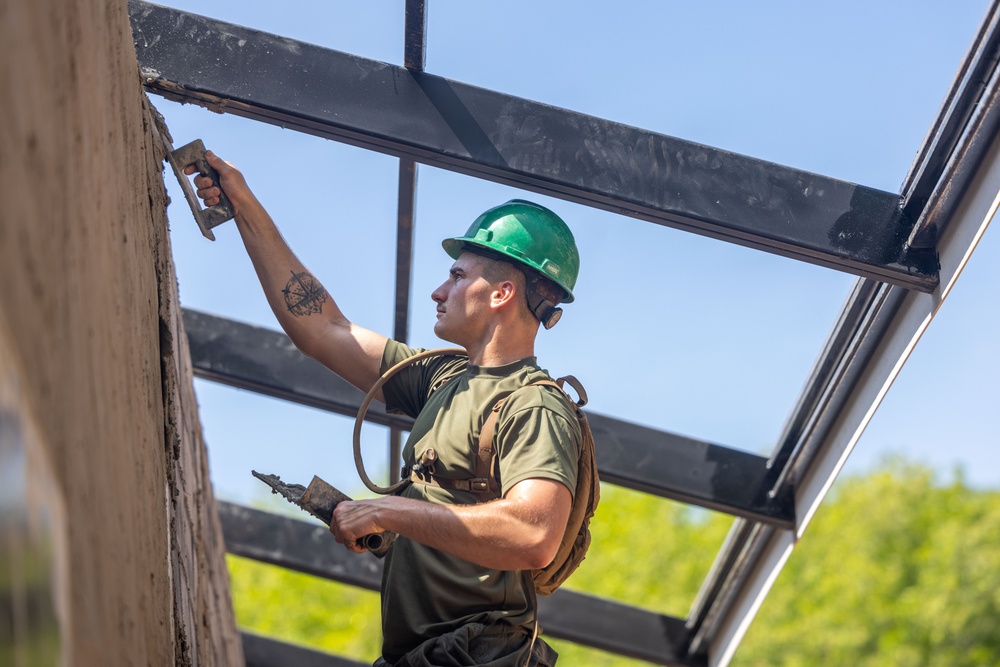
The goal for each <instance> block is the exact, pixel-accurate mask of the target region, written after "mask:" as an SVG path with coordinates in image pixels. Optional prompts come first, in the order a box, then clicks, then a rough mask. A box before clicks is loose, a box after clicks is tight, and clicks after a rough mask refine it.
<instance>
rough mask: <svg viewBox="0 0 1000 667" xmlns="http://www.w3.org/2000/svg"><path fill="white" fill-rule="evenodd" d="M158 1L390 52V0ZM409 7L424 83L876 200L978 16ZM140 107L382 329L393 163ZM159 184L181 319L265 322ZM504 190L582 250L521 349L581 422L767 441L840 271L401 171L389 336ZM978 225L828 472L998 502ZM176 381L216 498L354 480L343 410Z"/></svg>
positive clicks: (998, 357)
mask: <svg viewBox="0 0 1000 667" xmlns="http://www.w3.org/2000/svg"><path fill="white" fill-rule="evenodd" d="M167 4H171V5H173V6H177V7H180V8H183V9H186V10H188V11H193V12H199V13H206V14H210V15H212V16H214V17H216V18H221V19H224V20H228V21H232V22H234V23H239V24H242V25H247V26H251V27H255V28H258V29H262V30H266V31H268V32H274V33H278V34H282V35H285V36H288V37H292V38H295V39H300V40H304V41H309V42H313V43H317V44H321V45H324V46H327V47H330V48H334V49H338V50H341V51H347V52H351V53H356V54H359V55H362V56H365V57H369V58H375V59H379V60H385V61H388V62H392V63H397V64H398V63H400V62H401V61H402V44H403V36H402V35H403V24H402V21H403V2H402V1H401V0H396V1H394V2H385V1H381V0H379V1H376V2H368V3H346V2H332V3H331V2H300V3H295V4H293V5H288V4H285V5H278V4H275V3H266V4H265V3H245V2H232V1H225V2H223V1H217V2H213V3H210V4H205V3H194V2H186V1H185V2H181V1H180V0H173V1H172V2H168V3H167ZM428 6H429V10H428V11H429V21H428V53H427V70H428V71H429V72H432V73H434V74H438V75H442V76H446V77H449V78H453V79H456V80H459V81H463V82H466V83H472V84H475V85H479V86H483V87H487V88H492V89H495V90H500V91H503V92H506V93H510V94H514V95H518V96H522V97H527V98H530V99H533V100H537V101H540V102H545V103H547V104H552V105H554V106H559V107H564V108H568V109H572V110H574V111H580V112H584V113H589V114H594V115H597V116H601V117H605V118H609V119H612V120H616V121H620V122H624V123H628V124H630V125H635V126H638V127H642V128H646V129H650V130H653V131H656V132H660V133H663V134H668V135H672V136H677V137H680V138H683V139H687V140H691V141H697V142H700V143H704V144H708V145H711V146H716V147H719V148H723V149H726V150H731V151H736V152H740V153H745V154H748V155H752V156H754V157H757V158H761V159H765V160H770V161H773V162H777V163H781V164H786V165H789V166H793V167H797V168H800V169H806V170H809V171H814V172H818V173H821V174H825V175H828V176H833V177H836V178H841V179H844V180H848V181H852V182H857V183H862V184H864V185H868V186H872V187H877V188H881V189H883V190H888V191H893V192H897V191H898V190H899V187H900V184H901V183H902V181H903V178H904V177H905V175H906V172H907V169H908V168H909V166H910V163H911V162H912V160H913V159H914V157H915V155H916V153H917V150H918V149H919V147H920V145H921V142H922V140H923V138H924V135H925V134H926V132H927V130H928V128H929V127H930V124H931V122H932V120H933V119H934V117H935V115H936V114H937V112H938V108H939V106H940V104H941V102H942V100H943V97H944V94H945V92H946V90H947V88H948V86H949V85H950V83H951V81H952V78H953V77H954V74H955V72H956V70H957V67H958V65H959V63H960V61H961V59H962V56H963V55H964V53H965V51H966V50H967V48H968V46H969V43H970V42H971V39H972V37H973V34H974V32H975V29H976V27H977V26H978V24H979V22H980V20H981V18H982V16H983V14H984V12H985V10H986V6H987V3H986V2H985V0H976V1H962V2H954V3H943V2H937V3H932V2H914V1H909V2H902V1H893V2H863V1H857V2H854V1H852V2H839V3H836V5H835V6H833V5H832V3H826V4H825V5H824V6H820V4H819V3H802V2H791V1H787V2H760V3H737V2H700V3H686V2H685V3H681V2H659V3H639V2H617V3H614V10H613V11H611V10H610V9H609V7H610V6H611V5H610V3H596V2H573V3H571V2H564V1H559V2H555V1H553V2H548V3H538V2H531V3H529V2H523V1H520V0H511V1H508V2H504V3H470V2H462V1H459V0H430V1H429V2H428ZM330 94H331V95H336V94H337V92H336V91H330ZM152 100H153V103H154V104H155V105H156V106H157V108H158V109H159V110H160V111H161V112H162V113H163V114H164V115H165V117H166V118H167V122H168V125H169V127H170V129H171V132H172V134H173V136H174V141H175V144H176V145H181V144H183V143H186V142H187V141H189V140H191V139H194V138H196V137H201V138H202V139H204V141H205V143H206V145H207V146H209V147H210V148H212V149H213V150H215V151H216V152H217V153H218V154H219V155H221V156H223V157H224V158H226V159H228V160H230V161H231V162H233V163H235V164H236V165H237V166H239V167H240V168H241V169H242V170H243V171H244V173H245V174H246V176H247V179H248V180H249V182H250V184H251V186H252V187H253V188H254V190H255V191H256V193H257V195H258V197H259V198H260V199H261V201H263V202H264V204H265V206H267V207H268V209H269V210H270V212H271V214H272V215H273V217H274V218H275V219H276V220H277V221H278V224H279V226H280V228H281V230H282V232H283V234H284V235H285V237H286V239H287V240H288V241H289V243H290V245H291V246H292V247H293V249H295V250H296V252H297V253H298V254H299V256H300V258H301V259H302V260H303V261H304V262H305V263H306V265H307V266H309V267H310V269H311V270H312V272H313V273H314V274H316V275H317V276H318V277H319V278H320V279H321V280H322V281H323V282H324V284H325V285H326V287H327V288H328V289H329V291H330V292H331V294H332V295H333V296H334V298H336V299H337V301H338V303H339V304H340V305H341V307H342V308H343V310H344V311H345V313H347V315H348V316H349V317H350V318H351V319H353V320H354V321H356V322H358V323H360V324H362V325H364V326H367V327H369V328H373V329H376V330H379V331H382V332H384V333H386V334H389V333H391V327H392V312H393V284H394V252H395V211H396V169H397V160H396V159H395V158H391V157H388V156H384V155H379V154H375V153H371V152H367V151H363V150H360V149H357V148H353V147H349V146H344V145H341V144H337V143H334V142H330V141H326V140H322V139H317V138H315V137H310V136H305V135H301V134H298V133H295V132H291V131H287V130H282V129H280V128H276V127H271V126H266V125H263V124H261V123H255V122H252V121H248V120H243V119H240V118H236V117H233V116H220V115H217V114H213V113H211V112H208V111H206V110H204V109H200V108H198V107H194V106H181V105H178V104H175V103H172V102H168V101H166V100H163V99H162V98H158V97H155V96H153V97H152ZM288 165H294V168H292V169H289V168H287V166H288ZM168 186H169V187H170V188H171V195H172V198H173V200H174V202H175V203H174V204H172V205H171V207H170V209H169V216H170V220H171V228H172V233H171V239H172V243H173V245H174V254H175V260H176V264H177V271H178V276H179V283H180V293H181V300H182V303H183V304H184V305H185V306H189V307H193V308H198V309H201V310H205V311H209V312H212V313H216V314H219V315H222V316H226V317H230V318H234V319H237V320H241V321H245V322H251V323H254V324H259V325H262V326H267V327H271V328H277V324H276V322H275V320H274V318H273V315H272V314H271V313H270V311H269V309H268V307H267V304H266V303H265V301H264V298H263V296H262V295H261V293H260V290H259V285H258V283H257V281H256V277H255V275H254V273H253V270H252V268H251V266H250V263H249V260H248V259H247V258H246V255H245V253H244V251H243V249H242V244H241V242H240V240H239V237H238V234H237V232H236V229H235V227H234V226H233V225H232V223H227V225H226V226H223V227H220V228H218V229H217V230H216V236H217V238H218V240H217V241H216V242H215V243H211V242H208V241H206V240H205V239H203V238H202V236H201V235H200V233H199V232H198V230H197V227H196V226H195V224H194V221H193V219H192V217H191V214H190V211H189V210H188V209H187V208H186V205H185V203H184V201H183V197H182V196H181V195H180V193H179V189H178V188H177V187H176V183H174V182H173V179H172V177H170V176H168ZM512 197H526V198H529V199H534V200H536V201H539V202H540V203H543V204H545V205H547V206H550V207H551V208H553V209H554V210H556V211H557V212H558V213H560V214H561V215H562V216H563V217H564V219H566V220H567V222H568V223H569V224H570V226H571V227H572V229H573V231H574V233H575V234H576V237H577V241H578V244H579V246H580V250H581V255H582V268H581V277H580V280H579V283H578V284H577V288H576V290H575V292H576V295H577V300H576V302H574V303H573V304H571V305H570V306H568V307H567V308H566V313H565V315H564V317H563V320H562V322H561V323H560V324H559V326H557V327H556V328H555V329H553V330H552V331H549V332H543V333H542V334H541V335H540V339H539V344H538V348H537V351H538V356H539V359H540V362H541V364H542V365H543V366H544V367H546V368H548V369H549V370H550V371H552V372H553V373H554V374H560V375H562V374H567V373H572V374H575V375H577V376H578V377H580V378H581V379H582V380H583V381H584V383H585V384H586V385H587V388H588V390H589V393H590V396H591V407H592V409H593V410H594V411H596V412H602V413H605V414H610V415H614V416H617V417H619V418H622V419H626V420H629V421H633V422H638V423H643V424H647V425H650V426H654V427H657V428H661V429H664V430H669V431H673V432H677V433H681V434H684V435H689V436H692V437H696V438H701V439H705V440H710V441H713V442H716V443H718V444H722V445H727V446H731V447H736V448H740V449H745V450H748V451H753V452H756V453H761V454H766V453H768V452H770V451H771V449H772V447H773V446H774V443H775V440H776V439H777V437H778V436H779V434H780V431H781V429H782V426H783V425H784V420H785V419H786V418H787V417H788V415H789V412H790V411H791V409H792V407H793V405H794V402H795V399H796V398H797V396H798V393H799V391H800V390H801V388H802V386H803V384H804V382H805V381H806V378H807V376H808V373H809V371H810V369H811V367H812V364H813V363H814V361H815V360H816V357H817V356H818V354H819V352H820V350H821V348H822V344H823V342H824V341H825V339H826V336H827V334H828V333H829V331H830V329H831V328H832V326H833V324H834V321H835V319H836V316H837V314H838V312H839V311H840V308H841V306H842V304H843V302H844V299H845V298H846V297H847V294H848V292H849V291H850V288H851V286H852V285H853V284H854V282H855V280H856V279H855V278H854V277H853V276H850V275H847V274H841V273H838V272H835V271H831V270H828V269H822V268H818V267H814V266H809V265H806V264H802V263H800V262H796V261H794V260H790V259H785V258H781V257H775V256H772V255H768V254H765V253H761V252H759V251H754V250H748V249H745V248H740V247H736V246H733V245H728V244H724V243H720V242H718V241H712V240H709V239H705V238H701V237H698V236H694V235H691V234H688V233H683V232H678V231H675V230H672V229H668V228H665V227H661V226H657V225H653V224H650V223H645V222H640V221H637V220H632V219H629V218H624V217H621V216H615V215H613V214H610V213H606V212H603V211H596V210H591V209H588V208H586V207H582V206H578V205H575V204H570V203H567V202H563V201H559V200H555V199H550V198H546V197H540V196H537V195H533V194H531V193H524V192H521V191H518V190H516V189H513V188H509V187H505V186H501V185H497V184H494V183H488V182H485V181H479V180H476V179H472V178H469V177H465V176H460V175H457V174H453V173H449V172H445V171H442V170H438V169H434V168H430V167H425V166H421V167H420V172H419V190H418V195H417V220H416V232H415V234H416V236H415V260H414V281H413V292H412V302H411V303H412V306H411V315H410V317H411V325H410V340H411V342H412V343H415V344H417V345H420V346H425V347H432V346H436V345H438V344H439V341H437V340H436V339H434V337H433V334H432V333H431V327H432V323H433V316H434V309H433V304H432V302H431V300H430V297H429V295H430V292H431V290H432V289H433V288H434V287H435V286H436V285H437V284H439V283H440V281H441V280H443V278H444V277H445V275H446V272H447V268H448V266H449V264H450V259H449V258H448V257H447V256H446V255H445V253H444V252H443V251H442V250H441V247H440V240H441V239H442V238H444V237H445V236H450V235H454V234H456V233H459V232H462V231H464V230H465V228H466V227H467V226H468V224H469V223H470V222H471V220H473V219H474V218H475V217H476V215H478V214H479V213H480V212H481V211H482V210H484V209H485V208H488V207H490V206H493V205H495V204H497V203H500V202H503V201H506V200H507V199H510V198H512ZM998 234H1000V232H997V231H995V230H989V231H987V234H986V235H985V237H984V239H983V241H982V243H981V244H980V247H979V248H978V250H977V251H976V253H975V255H974V256H973V258H972V260H971V261H970V263H969V265H968V267H967V268H966V270H965V273H964V274H963V276H962V278H961V279H960V280H959V282H958V285H957V287H956V288H955V290H954V291H953V292H952V294H951V296H950V297H949V299H948V301H947V302H946V303H945V305H944V307H943V308H942V309H941V311H940V313H939V314H938V316H937V318H936V319H935V321H934V322H933V323H932V324H931V326H930V328H929V330H928V332H927V333H926V334H925V336H924V338H923V339H922V340H921V342H920V344H919V345H918V346H917V348H916V351H915V352H914V354H913V355H912V356H911V358H910V360H909V362H908V363H907V365H906V366H905V367H904V369H903V371H902V373H901V375H900V377H899V379H898V380H897V382H896V384H895V385H894V386H893V388H892V390H891V391H890V392H889V395H888V397H887V399H886V400H885V402H884V403H883V405H882V408H881V409H880V410H879V412H878V413H877V415H876V417H875V419H874V420H873V422H872V423H871V425H870V426H869V428H868V430H867V431H866V433H865V435H864V436H863V438H862V440H861V442H860V443H859V444H858V446H857V448H856V449H855V451H854V453H853V454H852V457H851V460H850V461H849V463H848V466H847V468H846V471H847V472H852V471H855V472H856V471H862V470H865V469H867V468H868V467H870V466H871V465H873V464H875V463H877V462H878V461H879V460H880V459H881V458H882V457H884V456H886V455H890V454H893V453H901V454H905V455H906V456H908V457H910V458H912V459H914V460H917V461H921V462H924V463H926V464H928V465H930V466H932V467H934V468H936V469H939V470H941V471H942V475H944V476H946V477H947V476H948V475H950V474H951V473H952V472H953V471H954V470H955V469H956V468H958V467H961V468H963V469H964V473H965V476H966V478H967V480H968V481H970V482H971V483H973V484H976V485H979V486H989V487H998V486H1000V465H998V459H1000V456H998V453H997V451H998V446H1000V425H998V420H997V419H995V416H994V414H993V413H994V410H995V406H996V405H997V395H998V388H997V380H996V379H995V378H997V377H1000V345H998V344H997V334H998V332H1000V315H998V313H997V309H996V308H995V307H994V306H993V305H992V304H993V303H995V301H996V298H997V295H998V294H1000V268H998V265H1000V262H998V260H1000V246H998V244H1000V239H998V238H997V236H998ZM197 391H198V395H199V402H200V405H201V416H202V420H203V423H204V427H205V433H206V438H207V441H208V445H209V453H210V463H211V466H212V474H213V479H214V480H215V485H216V490H217V492H218V493H219V495H220V496H222V497H224V498H229V499H235V500H240V501H243V502H250V501H252V500H255V499H259V498H260V497H262V494H261V489H260V488H259V487H260V486H261V485H260V483H259V482H257V481H255V480H253V479H252V478H251V477H250V473H249V470H250V469H251V468H255V469H257V470H262V471H265V472H272V473H277V474H279V475H281V476H282V477H283V478H284V479H286V480H289V481H298V482H306V481H308V479H309V478H310V477H311V475H313V474H319V475H320V476H322V477H324V478H326V479H328V480H329V481H331V482H332V483H334V484H336V485H338V486H340V487H341V488H344V489H345V490H348V491H353V490H355V489H357V488H358V487H359V486H360V484H359V483H358V481H357V476H356V473H355V472H354V469H353V462H352V460H351V454H350V432H351V428H352V420H350V419H348V418H345V417H340V416H337V415H331V414H327V413H323V412H321V411H318V410H313V409H309V408H303V407H299V406H293V405H290V404H287V403H284V402H281V401H276V400H272V399H267V398H263V397H259V396H256V395H254V394H251V393H249V392H242V391H237V390H232V389H228V388H225V387H220V386H218V385H214V384H211V383H207V382H201V381H199V382H198V383H197ZM386 441H387V438H386V434H385V431H384V430H383V429H381V428H378V427H368V428H367V429H366V431H365V443H366V457H367V460H368V461H369V467H370V469H372V470H377V469H379V468H380V466H384V464H385V461H384V459H385V450H386Z"/></svg>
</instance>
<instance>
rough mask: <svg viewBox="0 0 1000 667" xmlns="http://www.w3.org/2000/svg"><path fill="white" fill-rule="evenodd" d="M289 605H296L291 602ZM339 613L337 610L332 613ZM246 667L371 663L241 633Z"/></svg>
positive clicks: (333, 666)
mask: <svg viewBox="0 0 1000 667" xmlns="http://www.w3.org/2000/svg"><path fill="white" fill-rule="evenodd" d="M289 604H295V603H294V602H293V601H289ZM330 613H331V614H335V613H337V610H336V609H333V610H331V611H330ZM240 638H241V639H242V640H243V655H244V657H245V658H246V667H289V665H294V666H295V667H369V665H370V663H367V662H358V661H357V660H348V659H347V658H341V657H340V656H336V655H330V654H329V653H321V652H320V651H314V650H312V649H308V648H304V647H302V646H295V645H294V644H286V643H285V642H281V641H278V640H277V639H270V638H268V637H261V636H259V635H255V634H251V633H249V632H241V633H240Z"/></svg>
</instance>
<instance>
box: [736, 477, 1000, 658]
mask: <svg viewBox="0 0 1000 667" xmlns="http://www.w3.org/2000/svg"><path fill="white" fill-rule="evenodd" d="M998 621H1000V493H997V492H995V491H975V490H972V489H969V488H968V487H966V486H965V485H964V484H963V483H962V482H961V481H960V480H959V481H956V482H954V483H952V484H950V485H947V486H940V485H936V484H935V483H934V480H933V476H932V474H931V472H930V471H928V470H926V469H923V468H919V467H915V466H908V465H905V464H900V463H896V464H892V465H891V466H889V467H888V468H887V469H885V470H881V471H878V472H875V473H873V474H870V475H868V476H865V477H855V478H850V479H847V480H844V481H843V483H842V484H841V485H839V486H838V488H837V489H836V494H835V497H833V498H832V499H829V500H828V501H827V504H826V505H825V506H824V507H822V508H821V509H820V511H819V514H818V516H817V518H816V520H815V521H814V522H813V524H812V525H811V526H810V527H809V530H808V531H807V532H806V534H805V536H804V537H803V539H802V542H801V544H800V545H799V546H798V547H797V548H796V550H795V551H794V552H793V553H792V556H791V558H790V559H789V561H788V564H787V565H786V566H785V569H784V571H783V572H782V574H781V576H780V577H779V579H778V581H777V583H776V585H775V587H774V589H773V590H772V591H771V593H770V595H768V597H767V599H766V600H765V602H764V604H763V606H762V608H761V611H760V614H759V615H758V617H757V620H756V621H755V622H754V624H753V625H752V626H751V629H750V632H749V633H748V635H747V637H746V638H745V640H744V642H743V645H742V646H741V648H740V650H739V651H738V652H737V654H736V660H734V662H733V664H734V665H735V666H737V667H742V666H745V665H784V666H787V667H797V666H799V665H817V664H824V665H856V666H859V667H865V666H867V665H871V666H875V665H878V666H879V667H885V666H892V665H900V666H903V665H907V666H909V665H924V666H926V667H937V666H939V665H940V666H941V667H944V666H946V665H947V666H948V667H961V666H964V665H969V666H970V667H971V666H973V665H975V666H982V665H1000V631H998V627H997V624H998Z"/></svg>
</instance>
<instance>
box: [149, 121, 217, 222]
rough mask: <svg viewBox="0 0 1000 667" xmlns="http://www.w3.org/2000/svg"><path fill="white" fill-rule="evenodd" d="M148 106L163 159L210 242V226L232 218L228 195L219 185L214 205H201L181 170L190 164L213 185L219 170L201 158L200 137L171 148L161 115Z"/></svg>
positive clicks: (165, 125)
mask: <svg viewBox="0 0 1000 667" xmlns="http://www.w3.org/2000/svg"><path fill="white" fill-rule="evenodd" d="M150 108H151V110H152V112H153V113H152V116H153V123H152V127H153V133H154V134H156V135H157V136H158V137H159V138H160V141H162V142H163V147H164V149H166V152H167V162H169V163H170V166H171V167H172V168H173V170H174V175H176V176H177V182H178V183H180V184H181V189H182V190H183V191H184V198H185V199H187V201H188V204H189V205H190V206H191V212H192V213H194V219H195V222H197V223H198V228H199V229H200V230H201V233H202V234H204V236H205V238H207V239H208V240H209V241H214V240H215V234H214V233H212V228H213V227H218V226H219V225H221V224H222V223H224V222H225V221H226V220H232V219H233V216H234V215H235V212H234V211H233V205H232V203H231V202H230V201H229V197H227V196H226V193H225V192H221V188H219V190H220V194H219V203H218V204H216V205H215V206H210V207H208V208H202V207H201V202H200V201H199V200H198V195H197V194H196V193H195V191H194V187H193V186H192V185H191V181H189V180H188V177H187V175H185V173H184V169H185V167H187V166H189V165H192V164H193V165H194V166H195V168H196V169H197V170H198V173H199V174H201V175H202V176H208V177H209V178H211V179H212V181H213V182H214V183H215V184H216V185H218V184H219V172H217V171H216V170H215V169H212V167H210V166H209V164H208V161H207V160H206V159H205V144H204V143H202V141H201V139H195V140H194V141H192V142H191V143H189V144H186V145H184V146H181V147H180V148H178V149H177V150H174V146H173V144H172V143H171V142H172V139H173V138H172V137H171V136H170V131H169V130H168V129H167V124H166V122H165V121H164V120H163V116H162V115H160V112H159V111H157V110H156V109H155V108H153V107H152V105H150Z"/></svg>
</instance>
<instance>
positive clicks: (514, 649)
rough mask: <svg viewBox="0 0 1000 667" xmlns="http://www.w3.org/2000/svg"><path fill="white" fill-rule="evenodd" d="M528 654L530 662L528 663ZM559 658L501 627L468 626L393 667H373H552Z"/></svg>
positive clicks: (378, 664) (380, 666)
mask: <svg viewBox="0 0 1000 667" xmlns="http://www.w3.org/2000/svg"><path fill="white" fill-rule="evenodd" d="M529 652H530V654H531V655H530V659H529V655H528V654H529ZM558 657H559V656H558V654H557V653H556V652H555V651H554V650H553V649H552V647H551V646H549V645H548V644H546V643H545V642H544V641H542V640H541V639H535V642H534V646H532V642H531V635H529V634H525V633H524V632H521V631H519V630H516V629H513V628H510V627H508V626H504V625H483V624H481V623H470V624H468V625H463V626H462V627H460V628H458V629H457V630H454V631H452V632H449V633H447V634H444V635H441V636H440V637H434V638H433V639H428V640H427V641H425V642H424V643H423V644H421V645H420V646H417V647H416V648H415V649H413V650H412V651H410V652H409V653H407V654H406V655H404V656H403V657H402V658H400V659H399V660H397V661H396V662H394V663H390V662H387V661H385V660H383V659H382V658H379V659H378V660H376V661H375V664H374V665H373V667H525V666H526V665H527V666H528V667H554V666H555V664H556V659H557V658H558Z"/></svg>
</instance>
